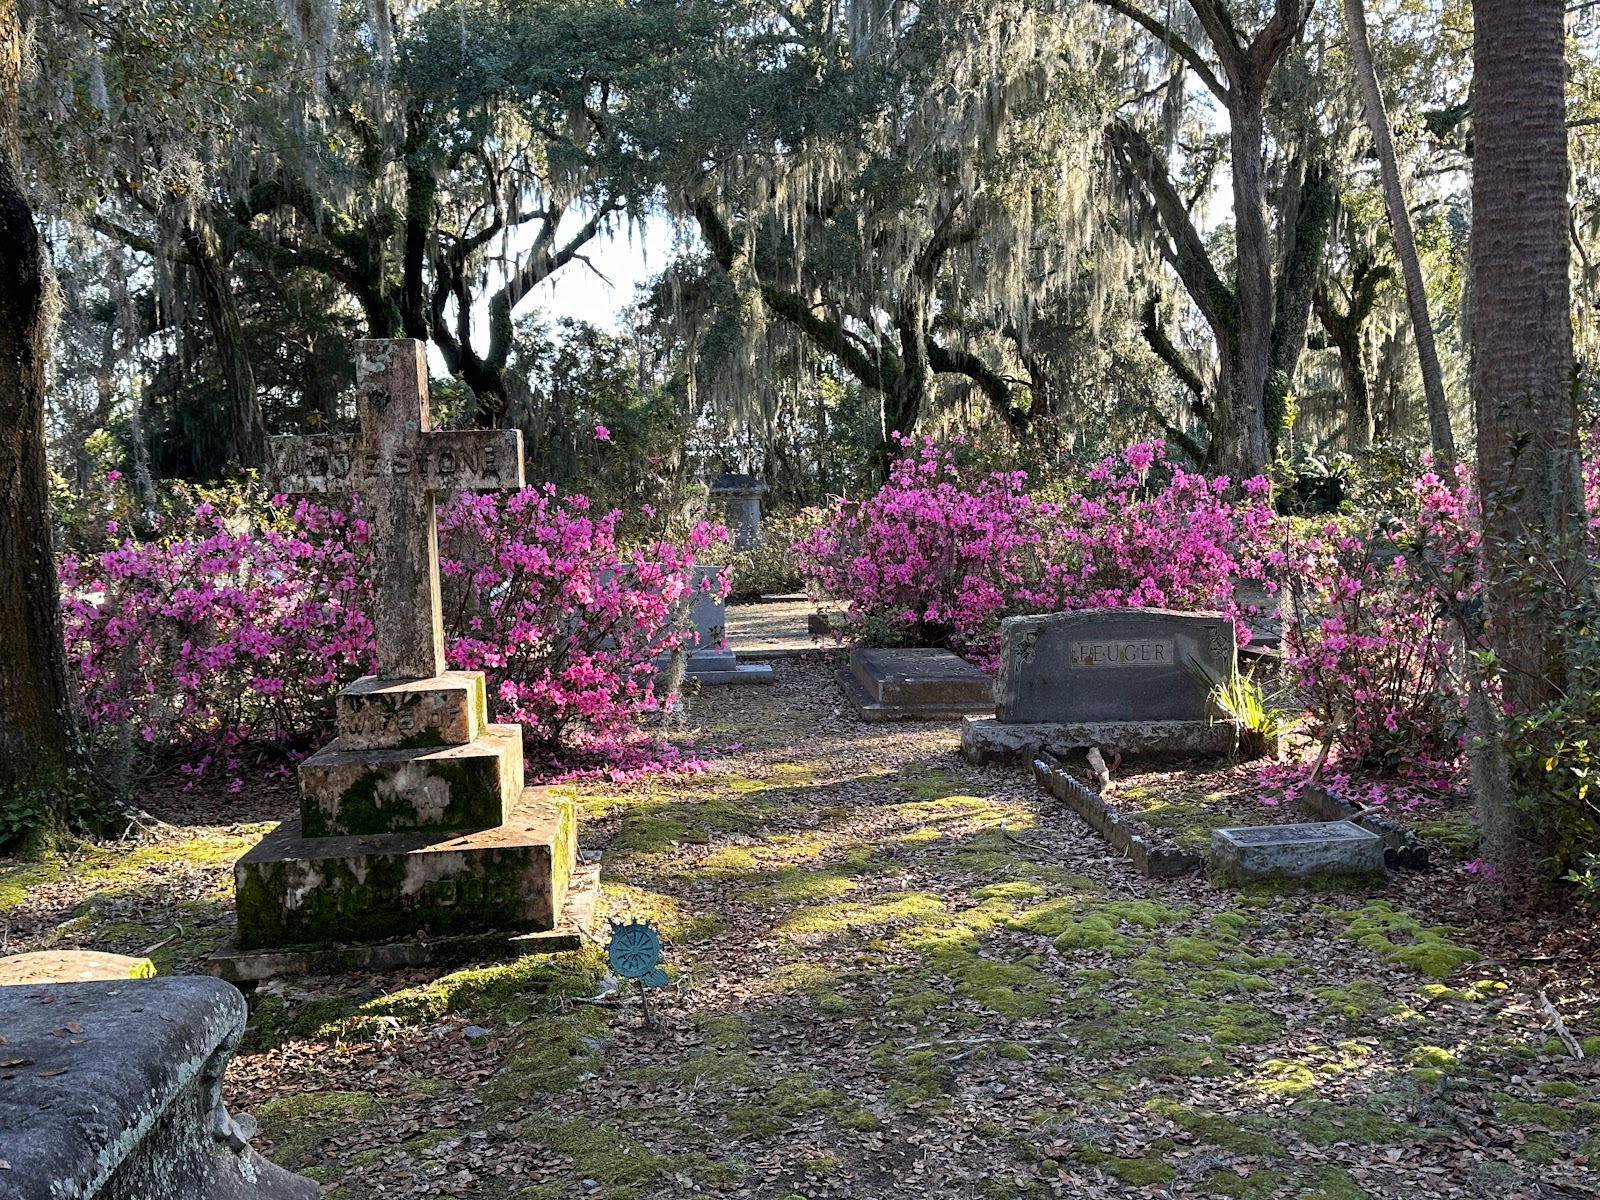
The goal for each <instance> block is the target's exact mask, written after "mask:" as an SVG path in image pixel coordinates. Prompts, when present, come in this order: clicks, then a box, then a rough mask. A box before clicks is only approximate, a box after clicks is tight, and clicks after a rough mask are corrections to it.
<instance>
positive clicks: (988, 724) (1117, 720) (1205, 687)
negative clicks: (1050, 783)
mask: <svg viewBox="0 0 1600 1200" xmlns="http://www.w3.org/2000/svg"><path fill="white" fill-rule="evenodd" d="M1236 666H1237V663H1236V650H1235V645H1234V629H1233V622H1232V621H1230V620H1229V619H1228V618H1227V617H1225V616H1223V615H1222V614H1221V613H1193V612H1174V611H1171V610H1168V609H1160V608H1097V609H1082V610H1078V611H1074V612H1062V613H1047V614H1043V615H1040V616H1027V617H1008V618H1006V620H1004V621H1002V622H1001V625H1000V677H999V680H998V681H997V682H996V684H995V718H994V719H993V720H973V719H969V720H968V721H967V722H966V724H965V726H964V727H963V728H962V733H961V745H962V750H963V752H964V753H965V754H966V756H967V758H968V759H969V760H971V761H973V762H978V763H982V762H1015V761H1019V760H1024V759H1029V758H1031V756H1032V755H1033V754H1035V753H1037V752H1038V751H1039V750H1048V751H1050V752H1052V753H1055V754H1060V755H1066V754H1070V753H1072V752H1073V751H1075V750H1083V749H1087V748H1089V747H1094V746H1098V747H1100V748H1102V749H1103V750H1105V751H1107V752H1111V751H1115V752H1118V753H1123V754H1139V753H1163V754H1183V755H1224V754H1228V753H1230V752H1231V751H1232V750H1233V747H1234V743H1235V740H1236V733H1235V730H1234V728H1233V726H1232V725H1231V724H1229V723H1227V722H1223V721H1216V722H1214V721H1212V720H1211V714H1210V712H1209V708H1208V703H1209V701H1208V697H1209V694H1210V691H1211V687H1212V685H1213V684H1214V683H1218V682H1222V681H1223V680H1226V679H1227V678H1228V677H1229V676H1230V675H1231V674H1232V673H1233V671H1234V670H1235V669H1236Z"/></svg>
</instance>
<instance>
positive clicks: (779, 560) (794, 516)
mask: <svg viewBox="0 0 1600 1200" xmlns="http://www.w3.org/2000/svg"><path fill="white" fill-rule="evenodd" d="M826 515H827V514H826V513H824V512H823V511H822V510H821V509H818V508H803V509H801V510H800V511H799V512H796V513H790V514H789V515H787V516H781V517H768V518H765V519H764V520H763V521H762V522H761V544H760V545H759V546H752V547H751V548H750V549H748V550H726V551H724V553H723V556H722V557H723V558H724V559H725V560H726V562H727V563H728V565H729V566H731V567H732V568H733V590H732V591H730V592H729V593H728V603H729V604H748V603H749V602H750V601H752V600H759V599H760V598H761V597H762V596H775V595H783V594H785V593H790V592H802V591H804V590H805V581H804V579H802V578H801V575H800V559H799V558H798V557H797V556H796V555H795V552H794V543H795V542H796V541H798V540H799V539H800V538H802V537H804V536H805V535H806V534H807V533H810V532H811V531H812V530H813V529H815V528H816V527H817V526H818V525H820V524H821V523H822V521H823V520H824V518H825V517H826Z"/></svg>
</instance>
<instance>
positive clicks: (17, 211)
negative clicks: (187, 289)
mask: <svg viewBox="0 0 1600 1200" xmlns="http://www.w3.org/2000/svg"><path fill="white" fill-rule="evenodd" d="M22 53H23V36H22V26H21V22H20V19H19V15H18V12H17V4H16V0H0V280H3V281H4V284H3V286H0V546H4V547H5V552H4V553H0V821H3V822H4V824H3V825H0V843H4V842H6V841H9V840H10V838H11V837H12V836H13V835H14V834H15V833H16V832H17V829H16V828H15V827H13V826H14V823H21V822H25V821H29V820H32V819H33V817H32V815H31V814H34V813H37V812H40V811H41V810H42V811H43V812H45V813H48V810H50V809H51V808H52V807H53V806H54V805H55V804H56V803H57V802H58V801H59V800H60V798H61V797H62V796H63V795H65V794H67V793H68V792H69V791H71V790H74V789H76V788H79V787H81V786H83V785H82V782H81V779H80V778H79V777H80V775H81V769H82V767H83V765H84V758H83V748H82V744H81V742H80V740H79V734H78V724H77V721H76V719H75V715H74V693H73V689H72V685H71V682H70V680H69V678H68V673H67V664H66V651H65V648H64V646H63V644H62V627H61V599H60V592H59V586H58V583H57V577H56V567H55V558H54V556H53V551H52V546H51V532H50V506H49V484H48V468H47V466H46V461H45V438H44V419H45V379H46V376H45V370H46V364H47V362H48V359H49V325H48V318H47V315H46V313H47V306H48V296H49V291H50V288H51V277H50V266H49V261H48V259H47V258H46V255H45V246H44V241H43V239H42V238H41V237H40V235H39V230H38V228H37V226H36V225H35V223H34V219H33V212H32V209H31V208H30V206H29V202H28V195H27V192H26V190H25V187H26V185H25V178H26V176H25V172H24V166H23V161H22V154H21V143H20V137H19V128H18V126H19V117H20V89H21V82H22Z"/></svg>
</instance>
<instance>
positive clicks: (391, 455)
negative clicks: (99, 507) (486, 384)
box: [210, 340, 578, 982]
mask: <svg viewBox="0 0 1600 1200" xmlns="http://www.w3.org/2000/svg"><path fill="white" fill-rule="evenodd" d="M356 347H357V370H356V377H357V389H358V391H357V403H356V409H357V413H358V415H359V417H360V426H361V432H360V434H359V435H357V436H356V437H354V438H350V437H346V436H343V435H335V434H320V435H316V436H312V437H304V438H274V439H272V443H271V450H272V461H273V467H274V470H275V472H276V480H275V483H276V486H278V487H280V488H282V489H283V490H285V491H289V492H311V493H332V492H344V491H352V490H353V491H358V492H360V493H361V495H362V497H363V498H364V500H365V501H366V507H367V510H368V513H369V520H370V528H371V536H372V538H373V541H374V543H375V545H374V549H375V553H374V555H373V561H374V567H373V570H374V574H375V576H376V578H375V581H374V582H375V587H374V605H373V607H374V611H373V627H374V640H375V642H376V649H377V659H378V673H377V675H375V676H367V677H365V678H362V679H359V680H357V681H356V682H355V683H353V684H351V685H350V686H349V687H347V688H345V689H344V690H343V691H341V692H340V693H339V697H338V700H337V703H336V705H335V729H336V732H337V737H336V738H335V740H334V741H333V742H332V743H331V744H329V745H328V746H325V747H323V748H322V749H321V750H319V751H318V752H317V753H316V754H313V755H312V756H311V757H310V758H308V759H306V760H305V762H303V763H301V764H300V772H299V783H300V815H299V818H298V819H297V820H289V821H285V822H284V823H283V824H282V825H280V826H279V827H278V828H277V829H276V830H275V831H273V832H272V833H271V834H269V835H268V836H267V837H266V838H265V839H264V840H263V841H262V842H260V843H259V844H258V845H257V846H255V847H254V848H253V849H252V850H251V851H250V852H249V853H248V854H246V855H245V856H244V857H243V858H241V859H240V860H239V861H238V863H237V864H235V866H234V886H235V890H236V893H237V905H236V907H237V914H238V928H237V934H236V936H235V939H234V945H233V946H232V947H228V948H224V949H223V950H222V951H220V952H219V953H218V954H216V955H214V956H213V957H212V959H211V962H210V968H211V970H212V972H213V973H214V974H218V975H221V976H222V977H223V978H225V979H231V980H234V981H236V982H246V981H251V980H259V979H262V978H267V977H270V976H271V975H273V974H283V973H292V972H296V971H306V972H309V971H312V970H316V971H319V972H321V971H329V970H355V969H363V968H369V967H370V968H373V969H379V968H380V967H381V965H385V964H389V965H392V964H405V965H415V964H417V963H420V962H427V961H444V960H445V959H447V958H448V957H450V956H451V955H452V949H453V948H452V947H451V946H450V945H448V944H444V943H442V942H441V941H439V939H451V938H458V939H467V940H468V941H469V943H470V947H469V949H470V951H471V953H472V954H473V955H475V956H483V957H488V956H491V955H492V953H493V951H494V950H495V949H496V947H500V948H501V952H502V953H515V952H519V951H521V950H526V949H541V948H542V949H552V950H553V949H569V948H573V946H574V945H575V944H576V939H577V936H578V935H577V934H576V933H575V932H573V933H571V934H570V935H569V936H558V937H552V938H551V939H549V941H548V944H544V945H529V944H528V943H527V941H526V939H519V938H516V937H514V936H513V935H517V934H528V933H530V932H542V931H550V930H554V929H555V928H556V926H557V924H558V922H559V921H560V920H561V917H562V911H563V905H564V902H565V899H566V895H567V890H568V882H569V879H570V878H571V876H572V873H573V870H574V867H575V863H576V853H577V848H576V836H575V830H574V821H575V817H574V814H573V810H572V805H571V803H570V801H568V800H566V799H564V798H562V797H559V796H557V795H556V794H555V793H553V792H552V791H550V790H549V789H545V788H530V787H525V786H523V762H522V728H521V726H518V725H497V724H493V723H492V722H491V721H490V720H489V712H488V702H487V696H486V694H485V688H484V676H483V673H482V672H480V671H448V670H446V669H445V661H444V633H443V625H442V621H441V619H440V611H439V569H438V561H439V555H438V534H437V529H436V526H435V523H434V505H435V500H436V497H437V495H438V494H439V493H440V492H441V491H446V490H448V489H452V488H457V489H476V490H489V489H513V488H518V487H521V486H522V435H521V434H520V433H518V432H517V431H516V430H471V431H466V432H460V433H455V432H450V433H439V432H431V431H429V416H428V391H427V365H426V361H425V359H424V355H423V347H422V343H421V342H418V341H409V340H408V341H394V342H389V341H363V342H358V343H356ZM485 935H491V936H489V937H487V938H486V937H485ZM406 938H411V939H415V940H414V941H413V942H412V943H411V945H410V947H409V949H407V948H405V947H397V946H396V945H395V940H396V939H406ZM363 948H366V949H365V950H363Z"/></svg>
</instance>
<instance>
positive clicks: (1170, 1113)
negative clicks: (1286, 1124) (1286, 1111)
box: [1144, 1096, 1280, 1155]
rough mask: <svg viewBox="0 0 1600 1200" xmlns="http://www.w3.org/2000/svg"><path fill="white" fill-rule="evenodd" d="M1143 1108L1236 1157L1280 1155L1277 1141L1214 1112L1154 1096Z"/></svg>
mask: <svg viewBox="0 0 1600 1200" xmlns="http://www.w3.org/2000/svg"><path fill="white" fill-rule="evenodd" d="M1144 1107H1145V1111H1146V1112H1150V1113H1154V1114H1155V1115H1157V1116H1159V1117H1165V1118H1166V1119H1167V1120H1169V1121H1171V1122H1172V1123H1173V1124H1174V1125H1176V1126H1177V1127H1178V1128H1179V1129H1182V1130H1183V1131H1184V1132H1185V1133H1189V1134H1193V1135H1194V1136H1195V1137H1197V1138H1199V1139H1200V1140H1201V1141H1203V1142H1209V1143H1210V1144H1212V1145H1213V1146H1221V1147H1222V1148H1223V1149H1224V1150H1231V1151H1233V1152H1234V1153H1235V1154H1258V1155H1273V1154H1277V1153H1279V1152H1280V1147H1279V1145H1278V1142H1277V1140H1276V1139H1275V1138H1271V1137H1268V1136H1267V1135H1266V1134H1264V1133H1254V1132H1251V1131H1250V1130H1247V1129H1242V1128H1240V1127H1239V1126H1238V1125H1235V1124H1234V1123H1233V1122H1232V1121H1230V1120H1228V1119H1227V1118H1226V1117H1223V1116H1221V1115H1219V1114H1217V1113H1214V1112H1207V1111H1206V1110H1204V1109H1199V1108H1190V1107H1189V1106H1188V1105H1187V1104H1180V1103H1179V1102H1178V1101H1176V1100H1169V1099H1167V1098H1166V1097H1164V1096H1157V1097H1155V1098H1154V1099H1152V1100H1150V1101H1149V1102H1148V1103H1147V1104H1146V1105H1145V1106H1144Z"/></svg>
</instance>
